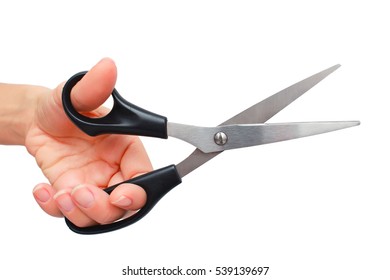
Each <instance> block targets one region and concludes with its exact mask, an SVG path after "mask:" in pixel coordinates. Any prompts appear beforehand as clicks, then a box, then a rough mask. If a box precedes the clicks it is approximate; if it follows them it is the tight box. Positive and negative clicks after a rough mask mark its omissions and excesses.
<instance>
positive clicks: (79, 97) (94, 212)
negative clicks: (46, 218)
mask: <svg viewBox="0 0 390 280" xmlns="http://www.w3.org/2000/svg"><path fill="white" fill-rule="evenodd" d="M116 75H117V69H116V66H115V64H114V62H113V61H112V60H110V59H103V60H102V61H100V62H99V63H98V64H97V65H95V66H94V67H93V68H92V69H91V70H90V71H89V72H88V73H87V74H86V75H85V76H84V77H83V79H82V80H81V81H80V82H79V83H78V84H77V85H76V86H75V87H74V88H73V90H72V104H73V105H74V107H75V108H76V110H78V111H79V112H83V113H85V114H89V115H91V116H96V117H98V116H103V115H104V114H106V113H107V112H108V109H107V108H103V107H101V105H102V104H103V103H104V102H105V100H106V99H107V98H108V97H109V96H110V95H111V92H112V90H113V88H114V86H115V82H116ZM62 87H63V84H61V85H59V86H58V87H57V88H56V89H54V90H48V89H47V90H46V92H45V93H42V94H41V95H40V97H39V98H38V101H37V106H36V110H35V114H34V119H33V121H32V125H31V126H30V128H29V129H28V132H27V134H26V140H25V145H26V148H27V150H28V151H29V153H30V154H31V155H33V156H34V157H35V159H36V161H37V163H38V165H39V167H40V168H41V169H42V172H43V173H44V175H45V176H46V177H47V178H48V180H49V182H50V184H47V183H41V184H39V185H37V186H36V187H35V188H34V191H33V194H34V197H35V199H36V201H37V202H38V204H39V205H40V206H41V208H42V209H43V210H44V211H45V212H46V213H48V214H49V215H52V216H56V217H62V216H65V217H67V218H68V219H69V220H70V221H71V222H72V223H74V224H75V225H77V226H80V227H85V226H90V225H94V224H105V223H111V222H113V221H115V220H117V219H119V218H121V217H122V216H123V215H125V214H126V213H127V212H128V210H137V209H139V208H141V207H142V206H143V205H144V204H145V201H146V193H145V192H144V190H143V189H142V188H140V187H138V186H136V185H132V184H122V185H120V186H118V187H117V188H116V189H115V190H114V191H113V192H112V193H111V194H110V195H108V194H107V193H106V192H104V191H103V190H102V189H103V188H106V187H108V186H110V185H113V184H116V183H119V182H122V181H124V180H126V179H130V178H133V177H135V176H137V175H140V174H142V173H146V172H149V171H150V170H151V169H152V166H151V163H150V161H149V158H148V156H147V154H146V152H145V150H144V147H143V145H142V143H141V141H140V139H139V138H138V137H135V136H128V135H102V136H97V137H90V136H88V135H86V134H84V133H83V132H82V131H81V130H79V129H78V128H77V127H76V126H75V125H74V124H73V123H72V122H71V121H70V120H69V119H68V117H67V116H66V115H65V112H64V110H63V107H62V102H61V94H62Z"/></svg>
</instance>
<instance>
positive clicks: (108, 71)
mask: <svg viewBox="0 0 390 280" xmlns="http://www.w3.org/2000/svg"><path fill="white" fill-rule="evenodd" d="M116 77H117V69H116V66H115V63H114V61H113V60H111V59H109V58H104V59H102V60H101V61H100V62H98V63H97V64H96V65H95V66H94V67H92V69H91V70H90V71H88V72H87V74H85V76H84V77H83V78H82V79H81V81H80V82H78V83H77V84H76V85H75V86H74V88H73V89H72V95H71V98H72V104H73V106H74V107H75V109H76V110H78V111H80V112H87V111H92V110H95V109H97V108H98V107H99V106H101V105H102V104H103V103H104V102H105V101H106V100H107V98H108V97H109V96H110V95H111V92H112V91H113V89H114V87H115V82H116Z"/></svg>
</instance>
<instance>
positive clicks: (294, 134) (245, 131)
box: [203, 121, 360, 152]
mask: <svg viewBox="0 0 390 280" xmlns="http://www.w3.org/2000/svg"><path fill="white" fill-rule="evenodd" d="M359 124H360V122H359V121H331V122H296V123H272V124H259V125H228V126H221V127H218V129H219V130H220V131H223V133H224V134H225V135H226V136H227V137H226V139H227V142H226V144H224V145H216V144H215V143H210V147H209V150H208V151H210V152H216V151H223V150H231V149H238V148H245V147H251V146H257V145H264V144H270V143H275V142H280V141H286V140H292V139H297V138H302V137H307V136H313V135H317V134H322V133H327V132H332V131H336V130H340V129H344V128H348V127H353V126H356V125H359ZM212 133H214V132H212ZM210 136H211V137H212V135H210ZM212 142H213V141H212ZM212 144H214V145H212ZM203 152H207V150H203Z"/></svg>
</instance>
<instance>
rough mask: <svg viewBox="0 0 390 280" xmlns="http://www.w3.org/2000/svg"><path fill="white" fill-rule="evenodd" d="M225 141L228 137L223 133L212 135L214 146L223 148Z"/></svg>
mask: <svg viewBox="0 0 390 280" xmlns="http://www.w3.org/2000/svg"><path fill="white" fill-rule="evenodd" d="M227 141H228V137H227V135H226V134H225V133H223V132H222V131H220V132H217V133H215V135H214V142H215V144H217V145H219V146H223V145H225V144H226V143H227Z"/></svg>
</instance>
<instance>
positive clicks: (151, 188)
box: [65, 165, 181, 234]
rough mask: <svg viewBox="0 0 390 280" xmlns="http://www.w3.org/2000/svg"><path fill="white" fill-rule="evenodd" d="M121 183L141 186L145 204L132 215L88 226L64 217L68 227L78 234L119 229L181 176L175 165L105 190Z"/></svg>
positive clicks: (136, 218)
mask: <svg viewBox="0 0 390 280" xmlns="http://www.w3.org/2000/svg"><path fill="white" fill-rule="evenodd" d="M123 183H133V184H136V185H139V186H140V187H142V188H143V189H144V190H145V192H146V195H147V198H146V204H145V206H144V207H142V208H141V209H140V210H139V211H138V212H136V213H135V214H134V215H132V216H130V217H128V218H125V219H123V220H119V221H116V222H114V223H112V224H105V225H96V226H90V227H78V226H76V225H74V224H73V223H72V222H71V221H69V220H68V219H66V218H65V221H66V224H67V225H68V227H69V228H70V229H71V230H72V231H74V232H76V233H79V234H98V233H105V232H109V231H114V230H117V229H121V228H123V227H126V226H129V225H131V224H134V223H135V222H137V221H139V220H140V219H142V218H143V217H145V216H146V214H148V213H149V211H150V210H152V208H153V207H154V206H155V205H156V204H157V202H158V201H159V200H160V199H161V198H162V197H163V196H164V195H165V194H167V193H168V192H169V191H170V190H171V189H173V188H174V187H175V186H177V185H179V184H180V183H181V178H180V176H179V174H178V173H177V170H176V166H175V165H169V166H167V167H164V168H161V169H158V170H155V171H152V172H150V173H147V174H144V175H142V176H139V177H136V178H134V179H131V180H127V181H124V182H122V183H119V184H116V185H114V186H111V187H109V188H107V189H105V191H106V192H107V193H111V192H112V191H113V190H114V189H115V188H116V187H117V186H119V185H121V184H123Z"/></svg>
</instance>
